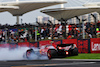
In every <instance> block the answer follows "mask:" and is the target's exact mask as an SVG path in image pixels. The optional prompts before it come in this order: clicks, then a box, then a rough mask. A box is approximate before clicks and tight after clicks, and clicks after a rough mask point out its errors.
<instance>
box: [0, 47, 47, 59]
mask: <svg viewBox="0 0 100 67" xmlns="http://www.w3.org/2000/svg"><path fill="white" fill-rule="evenodd" d="M28 49H29V47H18V48H14V49H9V48H0V61H7V60H46V59H48V57H47V56H42V55H41V56H40V54H39V53H37V54H31V56H30V59H27V58H24V57H23V55H24V53H26V51H27V50H28ZM37 49H38V48H37Z"/></svg>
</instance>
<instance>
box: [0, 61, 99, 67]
mask: <svg viewBox="0 0 100 67" xmlns="http://www.w3.org/2000/svg"><path fill="white" fill-rule="evenodd" d="M0 67H100V60H88V59H87V60H81V59H80V60H76V59H73V60H70V59H53V60H14V61H0Z"/></svg>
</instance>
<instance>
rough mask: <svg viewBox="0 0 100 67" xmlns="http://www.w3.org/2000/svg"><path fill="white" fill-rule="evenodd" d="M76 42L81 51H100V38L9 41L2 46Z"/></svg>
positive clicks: (38, 45) (39, 45)
mask: <svg viewBox="0 0 100 67" xmlns="http://www.w3.org/2000/svg"><path fill="white" fill-rule="evenodd" d="M68 43H74V44H76V45H77V48H78V51H79V53H100V38H91V39H64V40H54V41H52V40H47V41H39V42H22V43H9V44H0V47H2V48H5V47H8V48H10V49H14V48H17V47H30V48H31V47H41V46H44V45H53V46H54V47H56V46H57V44H68Z"/></svg>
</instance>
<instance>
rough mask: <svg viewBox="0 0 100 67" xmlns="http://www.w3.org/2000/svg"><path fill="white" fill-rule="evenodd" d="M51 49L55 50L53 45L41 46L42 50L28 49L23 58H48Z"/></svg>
mask: <svg viewBox="0 0 100 67" xmlns="http://www.w3.org/2000/svg"><path fill="white" fill-rule="evenodd" d="M49 49H55V48H54V47H53V46H52V45H44V46H41V47H40V48H34V47H33V48H30V49H28V50H27V51H26V52H25V53H24V55H23V57H24V58H26V59H33V58H34V57H38V59H39V58H41V57H42V56H47V51H48V50H49Z"/></svg>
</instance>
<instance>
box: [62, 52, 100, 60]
mask: <svg viewBox="0 0 100 67" xmlns="http://www.w3.org/2000/svg"><path fill="white" fill-rule="evenodd" d="M64 59H100V53H95V54H94V53H93V54H91V53H87V54H85V53H82V54H78V56H70V57H66V58H64Z"/></svg>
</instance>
